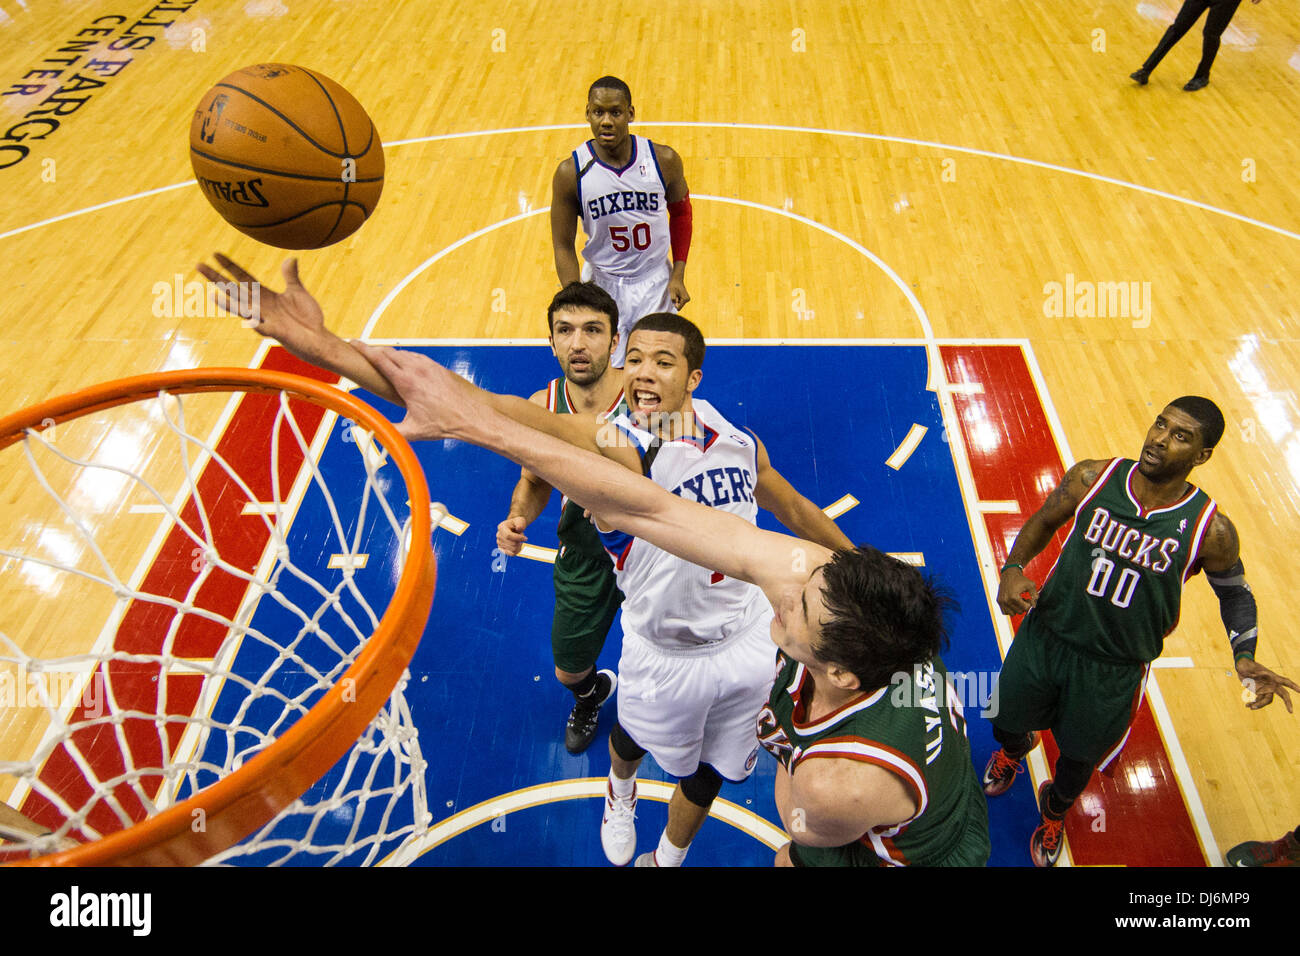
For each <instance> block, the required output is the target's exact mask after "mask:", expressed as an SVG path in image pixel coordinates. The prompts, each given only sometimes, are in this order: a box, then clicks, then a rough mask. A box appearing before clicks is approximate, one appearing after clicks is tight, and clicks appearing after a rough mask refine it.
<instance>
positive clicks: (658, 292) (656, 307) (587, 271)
mask: <svg viewBox="0 0 1300 956" xmlns="http://www.w3.org/2000/svg"><path fill="white" fill-rule="evenodd" d="M661 265H662V268H658V269H652V270H651V271H649V272H647V273H645V274H644V275H640V276H634V277H632V278H623V277H622V276H611V275H606V274H605V273H603V272H598V271H596V270H594V269H592V267H591V266H589V265H584V266H583V268H582V279H583V281H584V282H589V281H594V282H595V283H596V285H598V286H600V287H601V288H602V289H604V290H605V291H606V292H608V293H609V294H610V295H611V296H613V297H614V301H615V302H616V303H618V348H617V349H616V350H615V352H614V358H613V364H614V367H615V368H622V367H623V356H624V355H625V354H627V335H628V333H629V332H631V331H632V326H634V325H636V323H637V320H638V319H640V318H642V317H643V316H647V315H649V314H650V313H651V312H676V311H677V310H676V309H675V308H674V307H673V302H672V299H670V298H669V297H668V280H669V279H671V278H672V274H673V269H672V266H670V265H669V264H668V260H666V259H665V260H664V261H663V263H662V264H661Z"/></svg>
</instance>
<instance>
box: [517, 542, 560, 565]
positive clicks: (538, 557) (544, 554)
mask: <svg viewBox="0 0 1300 956" xmlns="http://www.w3.org/2000/svg"><path fill="white" fill-rule="evenodd" d="M559 556H560V552H559V551H558V550H556V549H555V548H543V547H542V546H541V545H537V544H526V545H524V546H523V547H522V548H520V549H519V557H521V558H527V559H528V560H529V561H541V562H543V563H545V564H554V563H555V559H556V558H558V557H559Z"/></svg>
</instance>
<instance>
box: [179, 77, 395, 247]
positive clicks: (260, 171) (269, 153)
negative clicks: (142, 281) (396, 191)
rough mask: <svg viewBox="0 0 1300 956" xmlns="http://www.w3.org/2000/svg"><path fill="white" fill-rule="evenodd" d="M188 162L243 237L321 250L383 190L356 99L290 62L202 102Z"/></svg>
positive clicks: (372, 135)
mask: <svg viewBox="0 0 1300 956" xmlns="http://www.w3.org/2000/svg"><path fill="white" fill-rule="evenodd" d="M190 162H191V164H192V165H193V167H194V175H195V178H196V179H197V180H198V184H199V188H200V189H201V190H202V191H203V195H204V196H205V197H207V200H208V202H210V203H211V204H212V206H213V208H215V209H216V210H217V212H219V213H220V214H221V217H222V218H223V219H225V220H226V222H228V223H230V224H231V225H232V226H234V227H235V228H236V229H238V230H239V231H240V232H242V233H244V234H245V235H247V236H252V237H253V238H254V239H257V240H259V241H260V242H265V243H267V244H268V245H272V246H278V247H280V248H281V249H319V248H321V247H322V246H328V245H331V244H333V243H335V242H339V241H340V240H342V239H346V238H347V237H348V236H350V235H352V233H354V232H356V231H357V229H359V228H360V227H361V224H362V223H363V222H365V221H366V219H367V218H369V216H370V214H371V213H372V212H373V211H374V209H375V206H376V204H378V202H379V194H380V193H381V192H382V191H383V189H384V150H383V146H382V144H381V143H380V141H379V133H378V132H376V130H375V126H374V123H372V122H371V121H370V117H369V116H367V115H366V111H365V110H364V109H363V108H362V107H361V104H360V103H358V102H357V101H356V99H354V98H353V96H352V94H351V93H349V92H348V91H347V90H345V89H343V87H341V86H339V85H338V84H337V83H335V82H334V81H333V80H331V79H330V78H329V77H327V76H322V75H321V74H319V73H316V72H315V71H313V70H308V69H304V68H303V67H300V66H291V65H288V64H284V63H259V64H256V65H254V66H248V67H245V68H244V69H242V70H237V71H236V72H234V73H231V74H230V75H229V76H227V77H226V78H225V79H223V80H221V81H220V82H219V83H217V84H216V85H215V86H213V87H212V89H210V90H209V91H208V92H207V93H206V94H205V95H204V97H203V99H202V100H200V101H199V105H198V107H197V108H196V109H195V110H194V118H193V120H192V121H191V123H190Z"/></svg>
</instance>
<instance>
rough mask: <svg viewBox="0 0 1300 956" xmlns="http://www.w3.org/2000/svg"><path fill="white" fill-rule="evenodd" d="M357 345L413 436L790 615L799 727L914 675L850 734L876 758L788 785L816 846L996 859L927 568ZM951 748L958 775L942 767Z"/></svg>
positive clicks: (393, 354) (842, 762) (785, 812)
mask: <svg viewBox="0 0 1300 956" xmlns="http://www.w3.org/2000/svg"><path fill="white" fill-rule="evenodd" d="M355 347H356V348H357V349H358V351H359V353H360V354H361V355H363V356H364V357H365V358H366V360H367V361H368V362H369V363H371V364H372V365H373V366H374V368H375V369H377V370H378V371H379V373H380V374H382V375H383V376H384V377H385V378H386V379H387V380H388V381H389V382H390V383H391V384H392V386H393V387H394V388H395V389H396V390H397V391H398V392H399V393H400V395H401V396H402V399H403V402H404V404H405V405H406V408H407V417H406V419H405V420H404V421H402V422H401V423H400V424H399V425H398V429H399V431H401V433H402V434H403V435H405V436H406V437H407V438H408V439H412V440H428V439H440V438H452V439H459V440H463V441H468V442H470V443H472V444H475V445H479V446H481V447H484V448H488V449H491V450H492V451H495V452H497V453H498V454H501V455H504V456H505V457H507V458H509V459H510V460H511V461H514V462H517V463H518V464H520V465H522V466H523V467H525V468H527V469H528V470H529V471H530V472H531V473H532V474H534V475H537V476H539V477H540V478H542V479H543V480H544V481H546V482H547V483H548V484H550V485H551V486H552V487H554V488H558V489H559V490H560V491H562V492H563V493H564V494H566V495H568V496H569V498H570V499H572V500H573V501H576V502H578V503H579V504H581V505H583V506H584V507H585V508H587V509H589V510H590V511H591V512H592V514H593V515H595V516H596V517H597V518H598V519H599V521H600V523H601V525H602V527H611V528H617V529H618V530H620V531H623V532H625V533H626V534H628V535H632V536H634V537H636V538H640V539H642V540H644V541H646V542H648V543H650V544H651V545H654V546H655V547H657V548H661V549H663V550H664V551H667V552H669V553H670V554H673V555H676V556H677V557H678V558H681V559H682V560H684V561H689V562H691V563H693V564H697V565H699V566H701V567H703V568H708V569H711V570H712V571H714V572H716V573H717V574H720V575H724V576H726V577H730V578H736V579H739V580H742V581H747V582H749V583H751V584H754V585H756V586H757V587H759V588H760V589H761V590H762V591H763V594H764V595H765V597H766V598H767V601H768V602H769V603H770V604H771V606H772V608H773V611H774V614H773V617H772V622H771V636H772V640H773V642H774V643H775V644H776V645H777V647H779V648H780V649H781V651H782V653H783V654H784V655H785V657H786V658H787V659H788V660H790V661H794V662H796V663H797V664H799V665H802V667H803V668H804V670H803V672H802V676H801V678H800V682H799V685H798V691H799V695H800V697H799V701H800V702H801V703H802V705H803V706H805V707H806V708H807V709H806V710H802V711H800V716H799V717H798V718H796V719H798V720H801V719H802V717H803V716H810V717H812V718H813V719H814V720H815V721H816V722H817V723H819V724H821V723H825V722H826V721H827V720H828V719H829V720H831V721H832V722H834V721H835V720H836V719H837V718H838V717H839V716H843V715H844V706H843V705H844V704H848V709H850V710H852V709H854V708H855V707H856V706H857V705H858V704H859V703H862V702H863V701H871V702H872V703H874V702H875V701H874V698H876V697H877V696H878V695H879V694H880V693H881V692H882V691H883V692H884V693H885V695H886V700H887V702H888V703H889V704H890V705H891V706H893V705H894V704H895V701H894V700H892V699H891V698H892V696H893V694H892V688H891V684H893V683H894V678H895V677H896V676H897V675H899V674H902V675H903V676H904V677H905V678H907V679H908V681H909V683H908V684H907V685H906V686H907V688H908V692H907V695H906V696H907V697H908V698H909V700H907V701H906V702H904V704H903V705H902V706H899V707H898V708H897V709H898V710H899V711H900V713H899V714H897V715H893V717H891V718H890V719H882V720H880V721H878V722H877V723H874V724H871V725H870V726H863V727H859V726H857V725H855V726H854V727H853V728H852V729H851V730H850V731H849V733H851V734H852V735H853V736H854V737H861V736H869V735H872V734H879V733H883V734H884V736H883V738H882V739H877V740H874V741H868V742H867V743H866V746H867V747H872V746H874V747H875V751H874V752H870V753H868V752H867V751H866V750H863V751H862V752H861V753H860V754H855V755H853V756H851V757H848V758H847V759H805V760H803V761H802V762H799V763H798V764H797V765H796V766H794V767H793V769H792V771H791V772H790V773H788V775H783V776H779V777H778V783H777V791H776V797H777V801H778V805H779V806H780V807H781V808H782V820H783V822H784V823H785V824H786V826H787V828H788V829H789V831H790V833H791V836H792V837H793V838H794V839H795V840H797V841H799V842H800V844H801V845H802V844H806V845H808V846H810V847H814V848H817V847H821V848H829V849H834V848H835V847H837V846H841V845H843V844H846V843H859V842H862V841H864V840H866V839H867V835H869V834H873V833H874V834H875V835H876V836H878V837H879V838H880V839H881V840H882V841H888V840H891V839H892V840H894V841H895V846H894V847H893V848H892V849H893V850H894V851H896V854H897V853H901V854H902V856H903V857H905V858H907V859H906V860H904V859H899V857H898V855H893V856H891V860H892V861H893V862H905V861H909V860H911V857H909V856H908V854H909V853H914V854H915V855H916V857H917V858H918V861H921V862H932V863H955V864H981V863H983V862H985V861H986V860H987V857H988V847H989V842H988V819H987V809H986V807H985V805H984V801H983V800H982V799H981V795H980V792H979V783H978V780H977V778H976V774H975V769H974V767H973V765H972V764H971V762H970V750H969V745H968V744H967V743H966V738H965V734H964V732H963V727H962V721H961V718H960V715H959V714H958V713H956V712H955V711H956V702H955V701H954V700H953V698H952V697H950V696H948V695H946V694H945V695H942V696H943V697H944V698H945V699H944V700H943V701H942V703H940V700H939V699H938V697H939V696H940V695H938V694H936V687H937V686H938V685H939V684H941V683H945V684H946V682H945V681H944V680H943V665H942V662H941V661H939V659H938V656H937V651H938V648H939V645H940V644H941V643H942V640H943V627H942V610H943V606H944V600H943V597H942V595H941V594H940V593H938V592H936V591H935V589H934V588H933V587H932V586H931V585H930V584H929V583H928V582H926V581H925V580H924V579H923V578H922V576H921V575H920V573H919V572H917V571H916V570H915V569H913V568H908V567H906V566H904V565H902V564H901V562H897V561H895V560H894V559H892V558H887V557H885V556H883V555H881V554H880V553H879V552H877V551H875V550H874V549H871V548H856V549H855V548H842V549H840V550H836V551H832V550H831V549H830V548H827V547H824V546H823V545H820V544H817V543H816V542H814V541H808V540H804V539H801V538H797V537H794V536H791V535H786V534H779V533H776V532H773V531H765V530H762V529H760V528H758V527H756V526H754V525H753V524H751V523H749V522H748V521H746V520H745V519H744V518H743V517H741V516H740V515H737V514H733V513H730V512H727V511H724V510H721V509H718V508H711V507H708V506H707V505H704V504H701V503H699V502H696V501H690V500H688V499H687V498H684V497H682V496H679V495H674V494H672V493H671V492H669V491H666V490H665V489H663V488H661V487H659V486H658V485H657V484H655V483H654V482H653V481H649V480H647V479H646V478H644V477H643V476H641V475H638V474H636V473H634V472H632V471H631V470H629V469H628V468H626V467H624V466H622V465H620V464H618V463H617V462H615V461H611V460H610V459H608V458H604V457H602V456H600V455H597V454H595V453H593V452H589V451H586V450H584V449H579V448H574V447H573V446H572V445H570V444H568V443H566V442H564V441H561V440H559V439H557V438H554V437H552V436H550V435H547V434H545V433H543V432H540V431H537V430H536V429H533V428H529V427H528V426H526V425H523V424H522V423H520V422H518V421H516V420H515V419H513V418H511V417H509V416H507V415H506V414H504V413H503V412H501V411H500V410H499V409H497V408H496V407H495V406H494V405H493V403H492V402H491V400H490V396H485V395H484V393H482V392H481V391H480V390H478V389H475V388H474V387H473V386H471V385H470V384H469V383H467V382H465V381H464V380H463V379H461V378H460V377H458V376H456V375H454V374H453V373H451V372H449V371H448V370H447V369H444V368H443V367H442V366H440V365H438V364H437V363H435V362H433V361H432V360H430V359H428V358H427V357H425V356H423V355H419V354H416V353H413V352H401V351H397V350H395V349H387V348H385V349H378V348H373V347H371V346H366V345H362V344H360V343H357V344H356V345H355ZM896 625H897V626H896ZM864 681H865V683H864ZM913 695H914V696H913ZM778 707H780V709H782V710H783V711H784V710H785V708H784V706H783V705H781V704H778ZM855 713H856V711H855ZM894 718H901V719H894ZM909 718H910V719H909ZM778 719H779V718H778ZM900 728H901V729H900ZM795 731H796V734H797V732H798V728H797V727H796V728H795ZM827 742H833V741H827ZM851 743H852V744H853V745H854V746H858V745H859V742H858V741H856V740H855V741H852V742H851ZM940 749H942V750H943V751H944V753H943V755H942V761H941V763H942V766H941V767H939V768H936V769H935V770H934V771H933V772H931V771H930V769H929V767H928V765H929V764H931V763H939V762H940V755H939V754H938V752H937V751H939V750H940ZM885 755H891V756H894V757H895V758H896V759H893V760H885V759H883V757H884V756H885ZM931 755H933V756H934V760H933V761H932V760H931V759H930V758H931ZM861 757H866V758H867V759H860V758H861ZM877 757H879V758H882V759H873V758H877ZM918 765H919V766H918ZM963 765H964V766H963ZM783 774H784V772H783ZM927 814H928V815H927ZM922 819H924V820H925V826H920V825H919V823H920V821H921V820H922ZM913 824H916V826H915V827H914V828H913ZM904 830H911V831H912V833H913V835H914V836H915V837H916V838H917V846H916V848H915V850H911V849H909V848H908V847H907V846H906V845H902V844H900V843H899V841H898V839H897V837H898V834H899V833H901V832H903V831H904ZM796 862H817V863H821V862H858V861H856V860H849V859H844V858H842V857H841V858H839V859H835V860H828V859H816V860H811V861H809V860H803V859H796ZM869 862H883V861H878V860H875V859H873V860H871V861H869Z"/></svg>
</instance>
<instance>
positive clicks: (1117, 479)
mask: <svg viewBox="0 0 1300 956" xmlns="http://www.w3.org/2000/svg"><path fill="white" fill-rule="evenodd" d="M1223 428H1224V421H1223V414H1222V413H1221V412H1220V411H1219V409H1218V408H1217V407H1216V406H1215V404H1214V403H1213V402H1211V401H1209V400H1208V399H1205V398H1199V397H1195V396H1188V397H1184V398H1179V399H1177V400H1175V401H1173V402H1171V403H1170V404H1169V406H1168V407H1167V408H1165V409H1164V411H1162V412H1161V413H1160V414H1159V415H1158V416H1156V420H1155V422H1154V424H1152V426H1151V428H1150V429H1149V430H1148V431H1147V435H1146V440H1145V442H1144V443H1143V446H1142V454H1141V457H1140V458H1139V459H1138V460H1137V461H1131V460H1125V459H1119V458H1116V459H1112V460H1110V461H1081V462H1079V463H1078V464H1076V465H1074V467H1072V468H1071V469H1070V470H1069V471H1068V472H1066V474H1065V477H1064V478H1063V479H1062V481H1061V484H1060V485H1059V486H1058V487H1057V489H1056V490H1055V491H1054V492H1053V493H1052V494H1051V495H1049V496H1048V498H1047V501H1046V502H1044V504H1043V506H1042V508H1040V509H1039V510H1038V511H1037V512H1036V513H1035V514H1034V515H1033V516H1032V517H1031V518H1030V519H1029V521H1028V522H1026V523H1025V526H1024V528H1022V529H1021V531H1020V534H1019V535H1018V536H1017V538H1016V541H1015V544H1014V545H1013V546H1012V548H1011V553H1010V554H1009V555H1008V556H1007V563H1006V564H1005V565H1004V566H1003V568H1002V575H1001V581H1000V583H999V586H998V606H999V607H1000V608H1001V609H1002V611H1003V613H1005V614H1008V615H1014V614H1022V613H1025V612H1029V613H1028V614H1026V616H1025V619H1024V621H1023V622H1022V623H1021V625H1020V630H1019V631H1018V632H1017V634H1016V638H1015V640H1014V641H1013V642H1012V644H1011V649H1010V650H1009V651H1008V653H1007V657H1006V660H1005V662H1004V663H1003V665H1002V673H1001V675H1000V676H999V678H998V685H997V688H996V689H995V693H996V699H997V700H998V704H999V711H998V715H997V717H995V718H994V720H993V736H994V737H995V738H996V740H997V742H998V743H999V744H1001V745H1002V748H1001V749H1000V750H998V751H996V752H995V753H994V754H993V756H992V758H991V759H990V760H989V763H988V766H987V767H986V769H985V771H984V792H985V793H986V794H987V795H989V796H997V795H999V794H1002V793H1005V792H1006V791H1007V790H1008V789H1009V788H1010V787H1011V784H1012V782H1014V780H1015V777H1016V774H1017V773H1018V772H1019V771H1020V769H1021V763H1020V761H1021V759H1022V758H1023V757H1024V756H1025V754H1027V753H1028V752H1029V751H1030V750H1031V749H1033V747H1034V746H1035V745H1036V744H1037V743H1038V733H1037V731H1039V730H1043V729H1050V730H1051V731H1052V734H1053V736H1054V737H1055V739H1056V743H1057V746H1058V747H1059V748H1060V757H1059V759H1058V760H1057V763H1056V770H1055V779H1054V780H1048V781H1044V782H1043V784H1042V786H1041V787H1040V788H1039V793H1038V802H1039V809H1040V810H1041V812H1042V822H1041V824H1040V825H1039V827H1038V828H1037V829H1036V830H1035V831H1034V833H1033V836H1032V837H1031V839H1030V854H1031V856H1032V857H1033V860H1034V863H1035V865H1037V866H1053V865H1055V863H1056V861H1057V860H1058V859H1059V857H1060V854H1061V848H1062V841H1063V834H1064V824H1065V814H1066V813H1067V812H1068V810H1069V809H1070V807H1071V806H1072V805H1073V804H1074V801H1075V800H1076V799H1078V797H1079V795H1080V794H1081V793H1082V792H1083V790H1084V788H1085V787H1086V786H1087V784H1088V780H1089V779H1090V778H1091V776H1092V772H1093V770H1094V769H1096V768H1098V767H1100V768H1102V769H1105V768H1106V767H1107V766H1108V765H1109V764H1110V763H1111V762H1112V761H1114V759H1115V758H1116V757H1117V756H1118V755H1119V751H1120V748H1121V747H1122V746H1123V745H1124V742H1125V740H1126V739H1127V737H1128V731H1129V725H1130V723H1131V721H1132V718H1133V714H1134V713H1135V712H1136V710H1137V706H1138V704H1139V702H1140V701H1141V694H1142V691H1143V688H1144V686H1145V682H1146V675H1147V673H1148V671H1149V669H1150V662H1151V661H1153V660H1155V659H1156V658H1157V657H1159V656H1160V652H1161V649H1162V647H1163V645H1164V639H1165V636H1166V635H1168V634H1169V632H1170V631H1172V630H1173V629H1174V627H1175V626H1176V625H1177V623H1178V610H1179V603H1180V599H1181V595H1182V587H1183V584H1184V582H1185V581H1187V580H1188V579H1189V578H1190V577H1191V576H1192V575H1193V574H1195V573H1196V572H1197V571H1204V572H1205V576H1206V578H1207V580H1208V581H1209V584H1210V587H1211V588H1213V589H1214V593H1215V595H1216V596H1217V597H1218V599H1219V608H1220V612H1221V615H1222V617H1223V622H1224V625H1225V627H1226V628H1227V630H1228V637H1229V640H1230V641H1231V644H1232V653H1233V656H1234V658H1235V660H1236V668H1237V675H1238V676H1239V677H1240V678H1241V679H1242V681H1243V682H1244V683H1246V684H1247V686H1248V687H1250V688H1251V689H1253V691H1254V694H1255V697H1254V700H1253V701H1252V702H1251V703H1250V704H1249V706H1250V707H1251V708H1254V709H1258V708H1260V707H1264V706H1266V705H1267V704H1268V703H1269V702H1270V701H1271V700H1272V699H1273V696H1274V695H1275V694H1276V695H1278V696H1280V697H1281V698H1282V702H1283V703H1284V704H1285V705H1286V708H1287V710H1288V711H1290V710H1291V700H1290V697H1289V696H1288V694H1287V691H1286V688H1288V687H1289V688H1291V689H1292V690H1295V691H1300V685H1297V684H1296V683H1295V682H1294V681H1292V680H1290V679H1288V678H1286V677H1283V676H1281V675H1278V674H1275V673H1273V672H1272V671H1271V670H1269V669H1268V668H1267V667H1265V666H1264V665H1262V664H1259V663H1258V662H1256V661H1255V645H1256V635H1257V631H1256V608H1255V598H1254V596H1253V595H1252V594H1251V591H1250V586H1249V585H1248V584H1247V583H1246V576H1245V575H1246V572H1245V568H1244V567H1243V566H1242V563H1241V554H1240V547H1239V542H1238V540H1237V531H1236V529H1235V528H1234V527H1233V525H1232V522H1231V521H1229V520H1228V518H1227V516H1226V515H1224V514H1223V513H1221V512H1220V511H1219V510H1218V509H1217V507H1216V505H1215V503H1214V501H1213V500H1212V499H1211V498H1210V497H1209V496H1208V495H1207V494H1206V493H1205V492H1204V491H1201V490H1200V489H1198V488H1196V487H1195V486H1193V485H1190V484H1188V483H1187V476H1188V474H1189V473H1190V472H1191V470H1192V469H1193V468H1195V467H1196V466H1197V465H1202V464H1204V463H1205V462H1206V461H1208V460H1209V458H1210V455H1211V453H1212V452H1213V450H1214V446H1215V445H1216V444H1217V443H1218V441H1219V439H1220V437H1222V435H1223ZM1071 520H1072V521H1073V525H1072V527H1071V529H1070V532H1069V536H1068V537H1067V539H1066V542H1065V545H1064V546H1063V547H1062V548H1061V554H1060V557H1059V558H1058V559H1057V561H1056V564H1055V566H1054V567H1053V568H1052V570H1051V572H1050V574H1049V575H1048V578H1047V581H1046V582H1045V583H1044V585H1043V589H1042V592H1041V593H1040V592H1039V590H1038V586H1037V585H1036V584H1035V583H1034V582H1033V581H1032V580H1031V579H1030V578H1029V577H1027V576H1026V575H1025V571H1024V569H1025V566H1026V565H1027V564H1029V562H1030V561H1032V560H1033V559H1034V558H1035V557H1036V556H1037V555H1038V554H1039V553H1040V552H1041V551H1042V550H1043V549H1044V548H1045V547H1047V544H1048V542H1050V541H1051V539H1052V537H1053V535H1055V533H1056V531H1057V530H1058V529H1059V528H1061V527H1062V526H1063V525H1065V524H1066V522H1069V521H1071Z"/></svg>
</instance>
